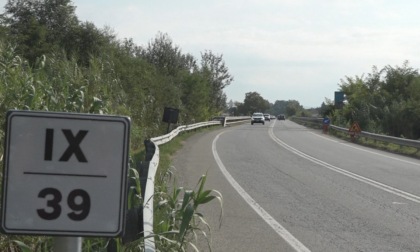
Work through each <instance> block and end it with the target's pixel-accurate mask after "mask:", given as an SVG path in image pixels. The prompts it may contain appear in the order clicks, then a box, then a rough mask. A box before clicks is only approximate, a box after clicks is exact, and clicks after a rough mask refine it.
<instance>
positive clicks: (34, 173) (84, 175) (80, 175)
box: [23, 172, 107, 178]
mask: <svg viewBox="0 0 420 252" xmlns="http://www.w3.org/2000/svg"><path fill="white" fill-rule="evenodd" d="M23 174H28V175H46V176H68V177H91V178H106V177H107V176H106V175H94V174H73V173H50V172H23Z"/></svg>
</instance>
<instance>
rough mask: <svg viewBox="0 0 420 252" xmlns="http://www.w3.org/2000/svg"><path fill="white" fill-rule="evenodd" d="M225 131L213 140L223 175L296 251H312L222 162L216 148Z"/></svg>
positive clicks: (214, 153) (214, 152)
mask: <svg viewBox="0 0 420 252" xmlns="http://www.w3.org/2000/svg"><path fill="white" fill-rule="evenodd" d="M223 133H224V132H222V133H220V134H218V135H217V136H216V138H215V139H214V140H213V144H212V151H213V156H214V159H215V160H216V163H217V165H218V166H219V168H220V171H222V173H223V175H224V176H225V177H226V179H227V180H228V181H229V183H230V184H231V185H232V187H233V188H234V189H235V190H236V191H237V192H238V193H239V195H241V196H242V198H243V199H244V200H245V202H246V203H248V205H250V206H251V208H252V209H254V211H255V212H256V213H257V214H258V215H259V216H261V218H263V220H264V221H265V222H267V224H268V225H269V226H270V227H271V228H272V229H274V231H275V232H276V233H277V234H278V235H280V237H282V238H283V239H284V240H285V241H286V242H287V243H289V245H290V246H292V247H293V248H294V249H295V251H296V252H310V250H309V249H308V248H307V247H305V245H303V243H301V242H300V241H299V240H298V239H296V238H295V237H294V236H293V235H292V234H291V233H290V232H289V231H287V230H286V229H285V228H284V227H283V226H282V225H281V224H280V223H278V222H277V221H276V220H275V219H274V218H273V217H272V216H271V215H270V214H269V213H267V211H265V210H264V209H263V208H262V207H261V206H260V205H259V204H258V203H257V202H256V201H255V200H254V199H253V198H252V197H251V196H250V195H249V194H248V193H247V192H246V191H245V190H244V189H243V188H242V187H241V186H240V185H239V184H238V182H236V180H235V179H234V178H233V177H232V175H230V173H229V172H228V171H227V170H226V167H225V166H224V164H223V163H222V160H221V159H220V157H219V154H218V153H217V149H216V142H217V140H218V139H219V136H220V135H222V134H223Z"/></svg>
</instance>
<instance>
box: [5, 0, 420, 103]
mask: <svg viewBox="0 0 420 252" xmlns="http://www.w3.org/2000/svg"><path fill="white" fill-rule="evenodd" d="M72 2H73V5H74V6H76V15H77V16H78V18H79V20H80V21H83V22H84V21H89V22H92V23H94V24H95V26H96V27H98V28H104V27H110V28H111V29H112V30H113V32H114V33H115V34H116V35H117V37H118V38H120V39H124V38H132V39H133V41H134V42H135V43H136V44H137V45H139V46H147V44H148V43H149V42H150V41H151V40H152V39H154V38H155V37H156V36H157V34H158V33H159V32H161V33H166V34H168V36H169V37H170V38H171V39H172V41H173V43H174V44H175V45H176V46H178V47H179V48H180V49H181V51H182V52H183V53H185V54H187V53H189V54H192V55H193V56H194V57H195V58H196V59H198V61H199V60H200V59H201V53H202V52H204V51H206V50H207V51H212V52H213V53H214V54H217V55H222V56H223V59H224V62H225V64H226V66H227V67H228V69H229V73H230V74H231V75H232V76H233V77H234V81H233V82H232V83H231V84H230V85H229V86H228V87H227V88H225V90H224V91H225V93H226V95H227V98H228V101H230V100H232V101H239V102H243V101H244V99H245V94H246V93H248V92H257V93H259V94H260V95H261V96H262V97H263V98H264V99H266V100H268V101H269V102H271V103H274V102H275V101H276V100H286V101H287V100H297V101H298V102H299V103H300V104H301V105H302V106H304V107H305V108H311V107H319V106H321V104H322V102H325V101H326V99H329V100H333V99H334V92H335V91H338V90H339V88H340V87H339V84H340V83H341V80H342V79H345V78H346V77H355V76H363V75H367V74H368V73H371V72H372V67H373V66H376V67H378V68H379V69H381V68H383V67H385V66H388V65H390V66H392V67H396V66H402V65H403V63H404V61H408V62H409V66H410V67H412V68H414V69H418V68H419V66H420V48H419V46H420V18H418V13H419V10H420V1H418V0H399V1H395V0H212V1H207V0H206V1H204V0H177V1H175V0H118V1H112V0H73V1H72ZM5 3H6V0H0V6H4V5H5Z"/></svg>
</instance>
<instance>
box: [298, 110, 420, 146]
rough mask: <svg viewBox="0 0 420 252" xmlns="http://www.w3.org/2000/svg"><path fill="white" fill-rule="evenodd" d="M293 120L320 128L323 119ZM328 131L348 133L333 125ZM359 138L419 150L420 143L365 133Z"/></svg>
mask: <svg viewBox="0 0 420 252" xmlns="http://www.w3.org/2000/svg"><path fill="white" fill-rule="evenodd" d="M294 118H295V119H297V120H300V121H306V122H311V123H319V125H320V127H321V126H322V120H323V118H317V117H294ZM330 129H334V130H336V131H340V132H345V133H348V132H349V129H347V128H343V127H339V126H335V125H330ZM359 136H361V137H365V138H370V139H373V140H377V141H382V142H386V143H393V144H397V145H401V146H409V147H414V148H417V149H420V141H418V140H412V139H406V138H400V137H392V136H386V135H380V134H375V133H370V132H366V131H362V132H360V133H359Z"/></svg>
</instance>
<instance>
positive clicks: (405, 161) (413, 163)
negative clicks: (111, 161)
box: [310, 132, 420, 166]
mask: <svg viewBox="0 0 420 252" xmlns="http://www.w3.org/2000/svg"><path fill="white" fill-rule="evenodd" d="M310 133H311V134H314V135H315V136H317V137H321V138H324V139H326V140H328V141H332V142H336V143H339V144H342V145H345V146H347V147H350V148H353V149H356V150H360V151H364V152H367V153H370V154H375V155H378V156H381V157H386V158H389V159H393V160H397V161H400V162H404V163H407V164H412V165H416V166H420V164H419V163H415V162H411V161H408V160H404V159H401V158H396V157H391V156H389V155H385V154H382V153H378V152H375V151H370V150H366V149H362V148H360V147H356V146H352V145H351V144H348V143H340V142H339V141H335V140H332V139H329V138H327V137H324V136H322V135H319V134H316V133H314V132H310Z"/></svg>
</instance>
